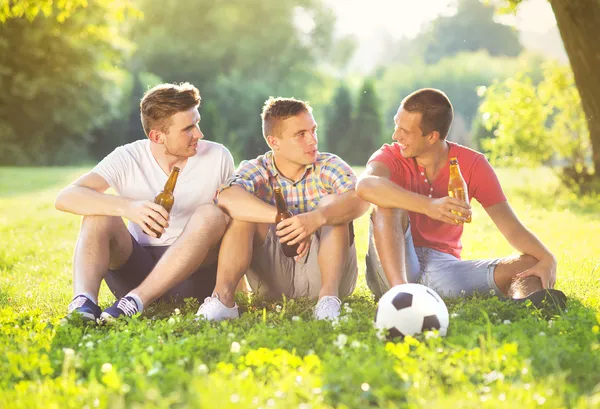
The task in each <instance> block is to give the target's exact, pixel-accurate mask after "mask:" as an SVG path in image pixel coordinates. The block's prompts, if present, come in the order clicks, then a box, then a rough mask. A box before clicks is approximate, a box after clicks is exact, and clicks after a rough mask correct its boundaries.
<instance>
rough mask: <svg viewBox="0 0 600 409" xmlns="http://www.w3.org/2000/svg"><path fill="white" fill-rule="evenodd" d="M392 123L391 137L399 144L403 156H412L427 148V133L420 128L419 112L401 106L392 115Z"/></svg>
mask: <svg viewBox="0 0 600 409" xmlns="http://www.w3.org/2000/svg"><path fill="white" fill-rule="evenodd" d="M394 124H395V127H394V134H393V135H392V139H393V140H395V141H396V142H398V145H400V152H401V153H402V156H403V157H405V158H414V157H416V156H419V155H420V154H422V153H423V152H425V151H426V150H427V149H428V147H429V144H428V143H427V139H428V138H426V136H427V135H423V131H422V130H421V113H420V112H408V111H406V110H404V108H402V106H401V107H400V108H399V109H398V112H397V113H396V115H395V116H394Z"/></svg>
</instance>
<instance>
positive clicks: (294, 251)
mask: <svg viewBox="0 0 600 409" xmlns="http://www.w3.org/2000/svg"><path fill="white" fill-rule="evenodd" d="M273 190H274V191H275V202H276V203H277V217H275V224H279V222H280V221H282V220H285V219H289V218H290V217H292V213H291V212H290V211H289V210H288V208H287V204H286V203H285V198H284V197H283V192H282V191H281V187H279V186H277V187H275V188H274V189H273ZM281 248H282V250H283V254H285V255H286V256H288V257H295V256H297V255H298V244H295V245H293V246H290V245H288V244H287V243H282V244H281Z"/></svg>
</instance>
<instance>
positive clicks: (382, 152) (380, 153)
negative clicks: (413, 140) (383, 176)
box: [367, 144, 403, 179]
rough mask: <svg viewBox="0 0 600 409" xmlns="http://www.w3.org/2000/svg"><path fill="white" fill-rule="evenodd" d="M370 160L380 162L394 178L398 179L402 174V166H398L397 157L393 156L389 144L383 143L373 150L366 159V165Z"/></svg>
mask: <svg viewBox="0 0 600 409" xmlns="http://www.w3.org/2000/svg"><path fill="white" fill-rule="evenodd" d="M371 162H380V163H382V164H384V165H385V166H386V167H387V168H388V169H389V170H390V174H391V175H392V176H393V177H394V178H395V179H400V178H401V177H402V176H403V175H402V167H401V166H398V159H396V157H395V156H394V152H393V151H392V146H391V145H388V144H385V145H383V146H382V147H381V148H380V149H378V150H377V151H375V153H373V154H372V155H371V157H370V158H369V160H368V161H367V165H368V164H369V163H371Z"/></svg>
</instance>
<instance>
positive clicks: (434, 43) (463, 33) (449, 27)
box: [387, 0, 523, 64]
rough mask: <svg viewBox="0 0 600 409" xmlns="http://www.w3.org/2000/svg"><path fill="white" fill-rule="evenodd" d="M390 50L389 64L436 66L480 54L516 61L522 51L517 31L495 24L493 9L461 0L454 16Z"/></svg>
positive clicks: (473, 0)
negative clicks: (461, 55) (417, 60)
mask: <svg viewBox="0 0 600 409" xmlns="http://www.w3.org/2000/svg"><path fill="white" fill-rule="evenodd" d="M388 49H389V50H390V52H389V55H388V58H387V60H388V61H390V62H402V63H412V62H414V60H415V58H419V57H420V58H422V59H423V61H424V62H425V63H427V64H435V63H437V62H438V61H439V60H441V59H442V58H445V57H452V56H454V55H456V54H459V53H465V52H476V51H480V50H486V51H487V52H488V53H489V54H490V55H491V56H507V57H514V56H517V55H519V54H520V53H521V51H522V50H523V47H522V46H521V43H520V41H519V35H518V33H517V31H516V30H515V29H514V28H512V27H510V26H507V25H504V24H500V23H497V22H495V21H494V7H492V6H489V5H485V4H482V3H481V2H480V0H459V1H458V7H457V10H456V13H455V14H453V15H451V16H440V17H437V18H436V19H435V20H433V21H432V22H431V24H430V25H429V26H428V28H427V29H426V30H425V31H423V32H422V33H421V34H419V35H418V36H417V37H416V38H415V39H413V40H407V39H400V40H398V41H395V42H394V45H393V46H392V47H389V46H388Z"/></svg>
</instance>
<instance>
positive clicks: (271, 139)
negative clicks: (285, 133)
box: [267, 135, 281, 151]
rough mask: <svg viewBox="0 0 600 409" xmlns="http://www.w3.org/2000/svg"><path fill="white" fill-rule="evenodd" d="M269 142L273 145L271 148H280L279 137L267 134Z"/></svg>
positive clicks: (276, 149)
mask: <svg viewBox="0 0 600 409" xmlns="http://www.w3.org/2000/svg"><path fill="white" fill-rule="evenodd" d="M267 142H268V143H269V146H270V147H271V149H273V150H275V151H278V150H279V143H280V142H281V141H280V140H279V138H278V137H276V136H273V135H267Z"/></svg>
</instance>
